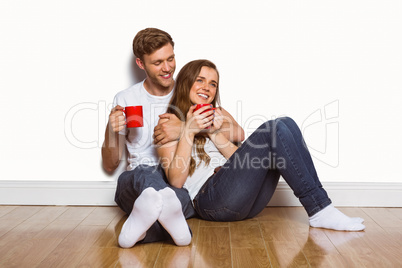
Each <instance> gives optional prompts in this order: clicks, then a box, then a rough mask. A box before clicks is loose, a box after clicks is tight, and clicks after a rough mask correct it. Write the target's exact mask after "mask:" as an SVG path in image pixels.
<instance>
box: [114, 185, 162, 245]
mask: <svg viewBox="0 0 402 268" xmlns="http://www.w3.org/2000/svg"><path fill="white" fill-rule="evenodd" d="M161 210H162V196H161V195H160V194H159V193H158V192H157V191H156V190H155V189H154V188H151V187H149V188H146V189H145V190H144V191H143V192H142V193H141V195H140V196H139V197H138V198H137V200H136V201H135V202H134V207H133V210H132V211H131V213H130V215H129V216H128V218H127V220H126V222H125V223H124V224H123V227H122V228H121V232H120V235H119V245H120V246H121V247H122V248H131V247H133V246H134V245H135V243H137V242H138V241H140V240H142V239H144V237H145V234H146V231H147V230H148V229H149V227H151V226H152V224H154V222H156V220H157V219H158V217H159V215H160V214H161Z"/></svg>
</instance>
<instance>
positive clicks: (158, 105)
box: [113, 80, 173, 170]
mask: <svg viewBox="0 0 402 268" xmlns="http://www.w3.org/2000/svg"><path fill="white" fill-rule="evenodd" d="M144 81H145V80H144ZM144 81H142V82H140V83H137V84H135V85H133V86H131V87H129V88H128V89H125V90H123V91H120V92H119V93H117V94H116V96H115V98H114V101H113V107H115V106H116V105H120V106H122V107H127V106H139V105H141V106H142V111H143V117H144V119H143V121H144V126H143V127H138V128H126V127H125V128H124V129H123V130H122V131H120V133H119V134H121V135H125V136H126V145H127V150H128V157H127V160H128V163H129V164H128V166H127V170H133V169H134V168H136V167H137V166H138V165H140V164H146V165H151V166H154V165H157V164H158V163H159V157H158V153H157V152H156V149H155V146H154V144H153V139H152V135H153V133H154V128H155V126H156V125H157V124H158V120H159V115H160V114H163V113H166V110H167V107H168V105H169V102H170V99H171V97H172V95H173V90H172V91H171V92H170V93H169V94H167V95H165V96H154V95H151V94H149V93H148V91H147V90H146V89H145V88H144Z"/></svg>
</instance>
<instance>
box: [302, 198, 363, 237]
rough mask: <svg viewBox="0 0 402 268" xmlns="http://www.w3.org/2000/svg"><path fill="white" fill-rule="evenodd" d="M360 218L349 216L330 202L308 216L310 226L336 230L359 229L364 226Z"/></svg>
mask: <svg viewBox="0 0 402 268" xmlns="http://www.w3.org/2000/svg"><path fill="white" fill-rule="evenodd" d="M362 221H363V219H362V218H350V217H348V216H346V215H345V214H343V213H342V212H340V211H339V210H338V209H337V208H335V207H334V206H333V205H332V204H331V205H329V206H327V207H325V208H324V209H322V210H320V211H319V212H317V213H316V214H314V215H313V216H311V217H310V218H309V222H310V226H311V227H318V228H325V229H333V230H337V231H361V230H364V229H365V228H366V226H364V225H363V224H362Z"/></svg>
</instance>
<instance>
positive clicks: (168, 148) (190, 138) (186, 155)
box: [157, 106, 213, 188]
mask: <svg viewBox="0 0 402 268" xmlns="http://www.w3.org/2000/svg"><path fill="white" fill-rule="evenodd" d="M194 108H195V107H194V106H192V107H191V108H190V110H189V112H188V114H187V122H186V124H185V127H184V130H183V133H182V136H181V137H180V140H179V141H174V142H169V143H167V144H165V145H162V146H160V147H159V148H157V151H158V154H159V156H160V159H161V162H162V167H163V169H164V171H165V174H166V177H167V179H168V182H169V184H170V185H172V186H174V187H176V188H181V187H183V185H184V183H185V182H186V180H187V177H188V175H189V170H190V161H191V152H192V148H193V144H194V137H195V135H196V134H197V133H199V132H200V131H201V130H203V129H205V128H206V127H208V126H210V125H211V124H212V119H213V111H211V112H205V113H204V114H201V113H202V112H203V111H205V110H206V109H208V108H209V107H203V108H201V109H199V110H197V111H196V112H195V113H194V114H193V111H194ZM161 120H164V119H161Z"/></svg>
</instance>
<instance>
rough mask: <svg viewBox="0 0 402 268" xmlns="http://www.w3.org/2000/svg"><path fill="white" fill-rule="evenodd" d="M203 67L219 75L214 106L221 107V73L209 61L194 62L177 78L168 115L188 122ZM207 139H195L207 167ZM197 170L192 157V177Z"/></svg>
mask: <svg viewBox="0 0 402 268" xmlns="http://www.w3.org/2000/svg"><path fill="white" fill-rule="evenodd" d="M202 67H208V68H211V69H214V70H215V71H216V73H217V75H218V81H217V82H218V85H217V87H216V95H215V98H214V99H213V101H212V103H211V104H212V105H213V106H214V107H216V105H217V104H218V106H219V105H220V99H219V72H218V69H217V68H216V66H215V64H214V63H212V62H211V61H209V60H194V61H190V62H189V63H187V64H186V65H184V66H183V68H182V69H181V70H180V72H179V74H178V75H177V78H176V84H175V90H174V93H173V96H172V99H171V101H170V104H169V107H168V109H167V112H168V113H172V114H175V115H176V116H177V117H178V118H179V119H180V120H181V121H184V122H185V121H186V118H187V113H188V110H189V109H190V107H191V106H192V105H194V104H195V103H192V102H191V100H190V90H191V87H192V86H193V84H194V82H195V80H196V79H197V77H198V75H199V74H200V72H201V68H202ZM205 142H206V138H205V136H203V135H196V136H195V139H194V144H195V146H196V151H197V155H198V157H199V158H200V159H201V160H202V161H204V162H205V163H206V164H207V165H208V164H209V162H210V161H211V158H210V157H209V156H208V155H207V154H206V153H205V150H204V145H205ZM195 168H196V165H195V160H194V158H193V157H191V160H190V172H189V174H190V176H191V175H192V174H193V173H194V170H195Z"/></svg>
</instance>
